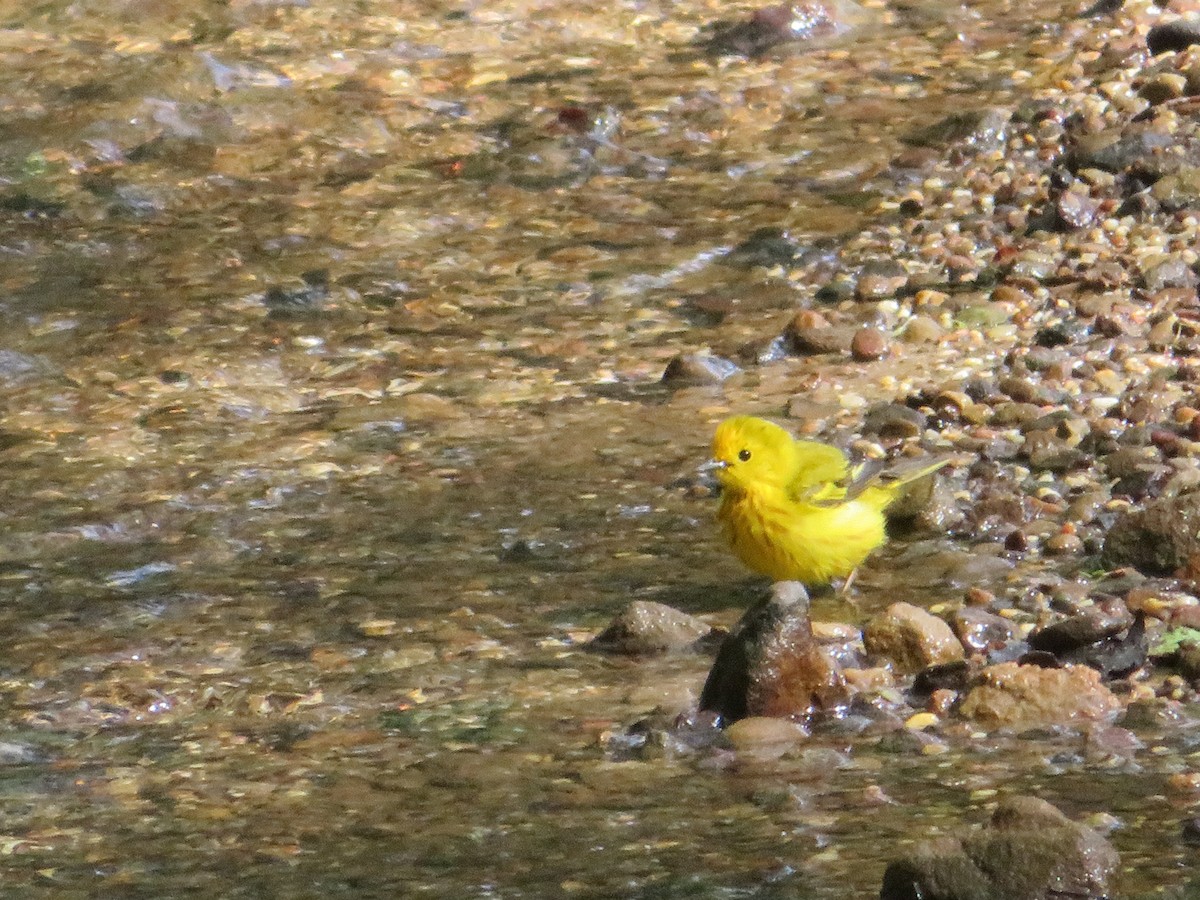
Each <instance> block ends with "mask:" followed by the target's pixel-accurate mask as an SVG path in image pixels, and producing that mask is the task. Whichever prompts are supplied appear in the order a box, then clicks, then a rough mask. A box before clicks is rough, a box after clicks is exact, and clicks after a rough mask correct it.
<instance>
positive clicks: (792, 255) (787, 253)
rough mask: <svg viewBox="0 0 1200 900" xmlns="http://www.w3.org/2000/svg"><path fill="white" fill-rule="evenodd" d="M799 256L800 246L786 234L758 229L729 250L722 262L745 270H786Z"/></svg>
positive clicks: (775, 229)
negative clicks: (779, 267) (760, 268)
mask: <svg viewBox="0 0 1200 900" xmlns="http://www.w3.org/2000/svg"><path fill="white" fill-rule="evenodd" d="M800 254H801V247H800V245H799V244H798V243H797V242H796V241H795V239H793V238H792V237H791V236H790V235H789V234H788V233H787V232H785V231H780V230H779V229H778V228H760V229H758V230H757V231H755V232H754V233H753V234H751V235H750V236H749V237H748V238H746V239H745V240H744V241H742V242H741V243H740V244H738V245H737V246H736V247H734V248H733V249H732V250H730V251H729V252H728V253H727V254H726V255H725V258H724V260H723V262H725V263H726V264H727V265H731V266H738V267H739V268H746V269H749V268H753V267H754V266H762V267H763V268H767V269H772V268H774V267H776V266H783V267H784V268H788V267H789V266H791V265H792V264H793V263H794V262H795V261H796V259H797V258H798V257H799V256H800Z"/></svg>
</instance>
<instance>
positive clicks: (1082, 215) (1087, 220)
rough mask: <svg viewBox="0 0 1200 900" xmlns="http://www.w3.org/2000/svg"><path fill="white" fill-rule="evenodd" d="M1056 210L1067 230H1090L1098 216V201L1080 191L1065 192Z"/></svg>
mask: <svg viewBox="0 0 1200 900" xmlns="http://www.w3.org/2000/svg"><path fill="white" fill-rule="evenodd" d="M1054 208H1055V211H1056V212H1057V213H1058V220H1059V221H1060V222H1061V223H1062V224H1063V225H1065V226H1066V227H1067V228H1090V227H1091V226H1092V224H1093V223H1094V222H1095V221H1096V217H1097V214H1098V212H1097V205H1096V201H1095V200H1093V199H1092V198H1091V197H1089V196H1088V195H1087V194H1084V193H1081V192H1079V191H1063V192H1062V194H1061V195H1060V196H1059V198H1058V202H1057V203H1056V204H1055V205H1054Z"/></svg>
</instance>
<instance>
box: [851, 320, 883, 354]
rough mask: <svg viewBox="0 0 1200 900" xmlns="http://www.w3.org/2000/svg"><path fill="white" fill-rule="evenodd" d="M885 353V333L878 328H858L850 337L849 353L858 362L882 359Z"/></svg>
mask: <svg viewBox="0 0 1200 900" xmlns="http://www.w3.org/2000/svg"><path fill="white" fill-rule="evenodd" d="M887 353H888V339H887V335H885V334H884V333H883V332H882V331H880V330H879V329H878V328H860V329H858V331H856V332H854V337H852V338H851V339H850V355H851V356H852V357H854V359H856V360H858V361H859V362H870V361H871V360H876V359H882V358H883V357H884V356H886V355H887Z"/></svg>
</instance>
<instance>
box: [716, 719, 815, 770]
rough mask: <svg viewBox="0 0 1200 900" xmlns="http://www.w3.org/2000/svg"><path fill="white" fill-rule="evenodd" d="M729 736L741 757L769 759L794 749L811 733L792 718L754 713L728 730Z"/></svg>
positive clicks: (730, 741) (765, 760) (726, 734)
mask: <svg viewBox="0 0 1200 900" xmlns="http://www.w3.org/2000/svg"><path fill="white" fill-rule="evenodd" d="M725 737H726V738H727V739H728V740H729V743H730V744H732V745H733V749H734V750H736V751H737V754H738V756H740V757H744V758H747V759H754V760H758V761H761V762H769V761H771V760H775V759H779V758H780V757H781V756H783V755H784V754H785V753H787V752H789V751H790V750H794V749H795V748H796V747H797V746H799V745H800V744H801V743H802V742H803V741H804V739H805V738H806V737H808V732H806V731H805V730H804V728H803V726H801V725H798V724H797V723H795V722H793V721H791V720H790V719H779V718H769V717H767V716H750V717H749V718H745V719H741V720H739V721H737V722H734V723H733V724H732V725H730V726H729V727H728V728H727V729H725Z"/></svg>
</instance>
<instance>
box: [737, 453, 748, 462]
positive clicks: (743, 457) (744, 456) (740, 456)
mask: <svg viewBox="0 0 1200 900" xmlns="http://www.w3.org/2000/svg"><path fill="white" fill-rule="evenodd" d="M749 458H750V451H749V450H742V451H741V452H739V453H738V459H740V460H741V461H742V462H745V461H746V460H748V459H749Z"/></svg>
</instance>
